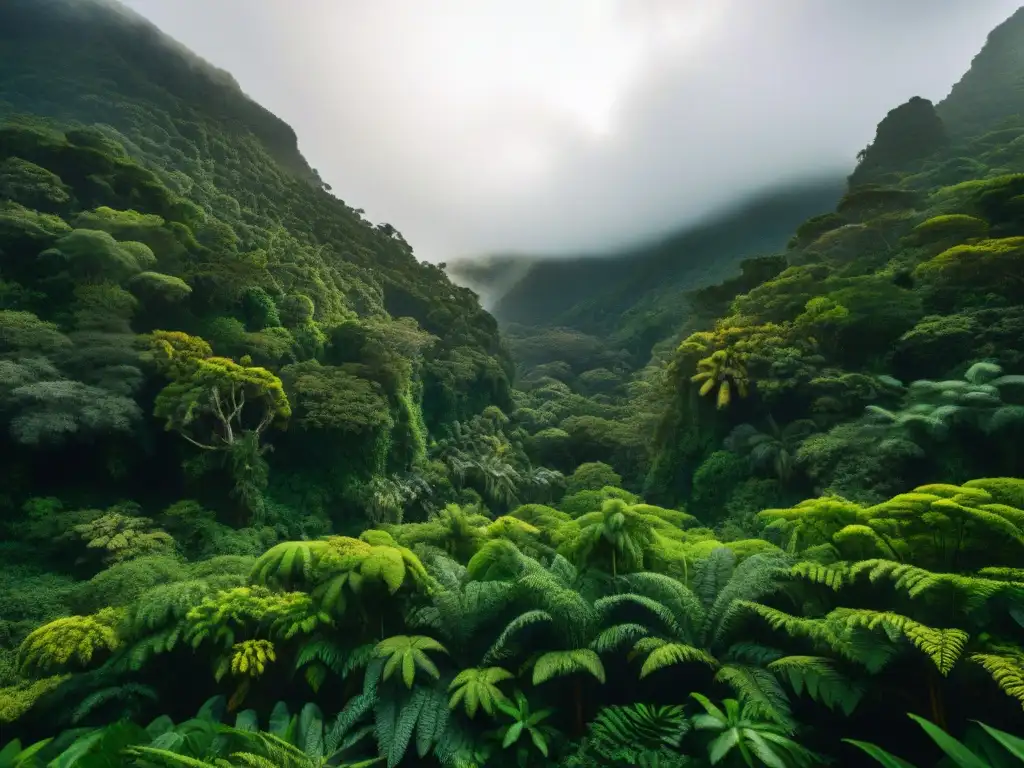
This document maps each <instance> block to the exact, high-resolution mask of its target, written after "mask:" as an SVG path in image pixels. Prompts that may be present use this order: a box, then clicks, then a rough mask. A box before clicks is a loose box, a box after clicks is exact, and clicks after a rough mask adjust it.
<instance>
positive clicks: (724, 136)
mask: <svg viewBox="0 0 1024 768" xmlns="http://www.w3.org/2000/svg"><path fill="white" fill-rule="evenodd" d="M124 2H125V3H126V4H127V5H129V6H130V7H132V8H134V9H135V10H137V11H139V12H141V13H142V14H143V15H145V16H147V17H148V18H150V19H151V20H152V21H154V22H155V23H156V24H157V25H158V26H160V27H161V28H162V29H163V30H164V31H166V32H167V33H169V34H170V35H172V36H173V37H176V38H177V39H179V40H180V41H182V42H183V43H185V44H186V45H188V46H189V47H190V48H192V49H193V50H195V51H196V52H197V53H199V54H200V55H201V56H203V57H204V58H206V59H208V60H209V61H211V62H212V63H214V64H215V65H217V66H219V67H221V68H223V69H226V70H228V71H230V72H231V73H232V74H233V75H234V76H235V77H236V79H237V80H238V81H239V82H240V83H241V85H242V87H243V89H244V90H245V91H246V92H247V93H249V94H250V95H251V96H252V97H253V98H255V99H256V100H257V101H259V102H260V103H261V104H263V105H264V106H266V107H267V108H268V109H270V110H271V111H273V112H274V113H276V114H277V115H279V116H280V117H281V118H283V119H284V120H285V121H286V122H288V123H289V124H290V125H292V127H293V128H295V130H296V132H297V133H298V135H299V145H300V149H301V150H302V151H303V153H304V154H305V156H306V157H307V159H308V160H309V162H310V163H311V164H312V165H313V166H314V167H315V168H317V169H318V170H319V171H320V173H321V175H322V176H323V178H324V180H325V181H327V182H328V183H330V184H331V185H332V186H333V187H334V192H335V194H337V195H338V196H339V197H341V198H343V199H344V200H345V201H346V202H348V203H349V204H350V205H352V206H353V207H359V208H364V209H365V210H366V216H367V218H369V219H370V220H371V221H374V222H380V221H387V222H390V223H391V224H393V225H394V226H396V227H397V228H398V229H399V230H401V231H402V233H403V234H404V235H405V237H406V239H407V240H408V241H409V242H410V243H411V244H412V245H413V247H414V248H415V249H416V252H417V254H418V255H419V256H420V257H421V258H425V259H429V260H431V261H443V260H448V261H452V260H454V259H455V258H457V257H462V256H470V255H479V254H482V253H494V252H511V251H515V252H530V253H536V252H542V253H545V254H557V253H566V252H579V251H584V250H606V249H609V248H612V247H615V246H617V245H622V244H625V243H631V242H635V241H637V240H646V239H648V238H649V237H650V236H652V235H655V234H658V233H660V232H664V231H666V230H669V229H673V228H675V227H677V226H678V225H680V224H683V223H686V222H688V221H692V220H694V219H696V218H699V217H700V216H702V215H704V214H706V213H708V212H710V211H713V210H715V209H717V208H720V207H721V206H723V205H726V204H728V203H729V202H731V201H734V200H736V199H738V198H741V197H743V196H744V195H745V193H748V192H750V191H751V190H754V189H757V188H760V187H764V186H766V185H769V184H772V183H775V182H779V181H786V180H788V179H791V178H793V177H800V176H805V175H808V174H823V173H826V172H829V171H838V172H846V171H848V170H849V169H850V167H851V164H852V162H853V158H854V157H855V155H856V153H857V151H858V150H860V149H861V148H862V147H863V146H864V145H865V144H867V143H868V142H869V141H870V140H871V138H872V137H873V135H874V128H875V126H876V124H877V123H878V121H879V120H880V119H881V117H882V116H884V114H885V113H886V112H887V111H888V110H889V109H891V108H893V107H895V106H897V105H898V104H899V103H901V102H903V101H905V100H907V99H908V98H910V97H911V96H914V95H920V96H924V97H926V98H930V99H932V100H934V101H938V100H940V99H941V98H942V97H944V96H945V95H946V93H947V92H948V91H949V88H950V87H951V86H952V84H953V83H954V82H955V81H956V80H957V79H959V77H960V75H961V74H962V73H963V71H964V70H965V69H966V68H967V66H968V65H969V63H970V60H971V58H972V56H973V55H974V54H975V53H976V52H977V50H978V49H979V48H980V47H981V45H982V44H983V42H984V40H985V36H986V35H987V33H988V32H989V31H990V29H991V28H992V27H994V26H995V25H996V24H998V23H999V22H1001V21H1002V20H1003V19H1005V18H1006V17H1007V16H1009V15H1010V14H1011V13H1012V12H1013V11H1014V10H1015V9H1016V8H1017V7H1018V5H1020V0H429V2H423V1H422V0H289V1H287V2H286V1H285V0H124Z"/></svg>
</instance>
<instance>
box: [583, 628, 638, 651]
mask: <svg viewBox="0 0 1024 768" xmlns="http://www.w3.org/2000/svg"><path fill="white" fill-rule="evenodd" d="M647 634H648V630H647V627H645V626H643V625H642V624H616V625H614V626H611V627H608V628H607V629H604V630H602V631H601V633H600V634H599V635H598V636H597V637H596V638H594V641H593V642H592V643H591V644H590V647H591V648H593V649H594V650H595V651H597V652H598V653H607V652H609V651H617V650H619V649H620V648H622V647H623V646H624V645H628V644H630V643H635V642H636V641H637V639H638V638H641V637H644V636H646V635H647Z"/></svg>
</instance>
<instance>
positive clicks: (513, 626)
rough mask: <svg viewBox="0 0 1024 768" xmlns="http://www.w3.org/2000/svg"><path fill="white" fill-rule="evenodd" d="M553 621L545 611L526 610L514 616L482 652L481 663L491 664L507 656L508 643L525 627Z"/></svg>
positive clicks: (510, 651) (508, 651)
mask: <svg viewBox="0 0 1024 768" xmlns="http://www.w3.org/2000/svg"><path fill="white" fill-rule="evenodd" d="M551 623H554V619H553V618H552V616H551V614H549V613H548V612H547V611H526V612H525V613H521V614H519V615H518V616H516V617H515V618H514V619H512V621H510V622H509V623H508V624H506V625H505V628H504V629H503V630H502V631H501V634H500V635H498V639H497V640H495V641H494V644H493V645H491V647H490V649H489V650H488V651H487V653H485V654H484V658H483V663H484V664H493V663H494V662H496V661H500V660H501V659H505V658H508V657H509V656H511V655H512V650H511V648H510V645H511V644H512V643H513V641H514V640H515V638H516V635H518V634H519V633H520V632H522V631H523V630H524V629H526V628H527V627H531V626H534V625H537V624H551Z"/></svg>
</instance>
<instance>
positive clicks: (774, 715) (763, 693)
mask: <svg viewBox="0 0 1024 768" xmlns="http://www.w3.org/2000/svg"><path fill="white" fill-rule="evenodd" d="M715 680H716V681H718V682H720V683H725V684H726V685H728V686H729V687H730V688H732V689H733V690H734V691H735V692H736V697H737V699H738V700H739V701H740V703H741V704H743V705H744V708H745V709H746V708H748V707H749V711H750V713H751V714H753V715H755V716H757V717H761V718H764V719H766V720H771V721H772V722H774V723H776V724H778V725H779V726H781V727H782V728H783V729H785V730H786V731H792V730H794V729H795V728H796V725H795V723H794V722H793V718H792V714H791V712H790V706H789V697H788V696H787V695H786V692H785V691H784V690H783V689H782V686H781V685H779V681H778V679H776V677H775V675H773V674H772V673H771V672H769V671H768V670H766V669H761V668H759V667H753V666H749V665H746V664H726V665H724V666H722V667H721V668H720V669H719V670H718V673H717V674H716V675H715Z"/></svg>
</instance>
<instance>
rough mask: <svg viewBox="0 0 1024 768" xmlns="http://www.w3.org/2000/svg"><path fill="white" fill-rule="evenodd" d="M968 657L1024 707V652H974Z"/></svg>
mask: <svg viewBox="0 0 1024 768" xmlns="http://www.w3.org/2000/svg"><path fill="white" fill-rule="evenodd" d="M968 658H969V659H970V660H971V661H973V662H974V663H975V664H979V665H980V666H981V667H982V668H983V669H984V670H985V671H986V672H988V673H989V674H990V675H991V676H992V679H993V680H995V682H996V685H998V686H999V687H1000V688H1002V690H1003V692H1004V693H1005V694H1006V695H1007V696H1012V697H1013V698H1015V699H1016V700H1017V701H1018V702H1020V704H1021V706H1022V707H1024V654H1022V653H1019V652H1017V653H974V654H971V656H969V657H968Z"/></svg>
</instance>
